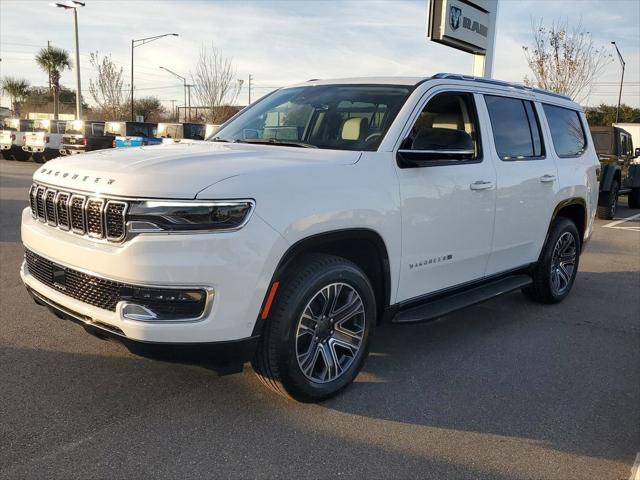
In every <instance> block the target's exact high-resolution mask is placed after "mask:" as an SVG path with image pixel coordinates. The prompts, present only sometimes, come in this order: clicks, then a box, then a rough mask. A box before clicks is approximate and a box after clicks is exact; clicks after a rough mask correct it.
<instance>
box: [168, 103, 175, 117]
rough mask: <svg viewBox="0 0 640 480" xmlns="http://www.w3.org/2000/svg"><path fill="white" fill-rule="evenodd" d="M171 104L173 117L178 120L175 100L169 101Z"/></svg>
mask: <svg viewBox="0 0 640 480" xmlns="http://www.w3.org/2000/svg"><path fill="white" fill-rule="evenodd" d="M169 101H170V102H171V116H172V117H174V118H176V117H177V115H176V101H175V100H169Z"/></svg>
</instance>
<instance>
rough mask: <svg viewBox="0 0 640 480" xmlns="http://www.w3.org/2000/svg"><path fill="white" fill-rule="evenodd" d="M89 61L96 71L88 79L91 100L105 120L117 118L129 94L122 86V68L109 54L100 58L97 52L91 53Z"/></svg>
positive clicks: (123, 109) (122, 110) (121, 113)
mask: <svg viewBox="0 0 640 480" xmlns="http://www.w3.org/2000/svg"><path fill="white" fill-rule="evenodd" d="M89 62H90V63H91V65H92V66H93V67H94V68H95V69H96V70H97V72H98V73H97V76H96V78H95V79H91V80H89V92H90V93H91V96H92V97H93V100H94V101H95V102H96V103H97V104H98V108H99V109H100V110H101V111H102V115H104V117H105V120H117V119H119V118H120V117H121V116H122V115H123V114H124V113H125V108H126V105H127V104H128V103H129V96H128V95H127V94H126V93H125V89H124V88H123V86H124V76H123V68H122V67H120V68H118V67H117V66H116V65H115V63H113V61H112V60H111V56H110V55H109V56H104V57H102V58H100V56H99V55H98V52H95V53H91V56H90V59H89Z"/></svg>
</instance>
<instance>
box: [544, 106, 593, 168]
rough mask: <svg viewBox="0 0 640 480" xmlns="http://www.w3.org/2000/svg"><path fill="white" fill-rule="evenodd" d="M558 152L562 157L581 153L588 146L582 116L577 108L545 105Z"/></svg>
mask: <svg viewBox="0 0 640 480" xmlns="http://www.w3.org/2000/svg"><path fill="white" fill-rule="evenodd" d="M544 113H545V115H546V116H547V123H548V124H549V129H550V130H551V138H552V139H553V146H554V147H555V149H556V153H557V154H558V156H560V157H575V156H577V155H581V154H582V152H583V151H584V149H585V147H586V146H587V143H586V137H585V134H584V129H583V128H582V122H581V121H580V116H579V114H578V112H576V111H575V110H569V109H568V108H562V107H556V106H553V105H546V104H545V105H544Z"/></svg>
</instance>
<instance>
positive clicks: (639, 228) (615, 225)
mask: <svg viewBox="0 0 640 480" xmlns="http://www.w3.org/2000/svg"><path fill="white" fill-rule="evenodd" d="M636 218H637V219H640V213H636V214H635V215H631V216H630V217H627V218H623V219H622V220H616V221H615V222H611V223H607V224H606V225H603V226H602V228H615V229H617V230H631V231H634V232H640V226H637V227H636V226H624V227H623V226H620V227H618V225H620V224H621V223H624V222H628V221H630V220H635V219H636Z"/></svg>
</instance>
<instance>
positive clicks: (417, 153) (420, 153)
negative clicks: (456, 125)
mask: <svg viewBox="0 0 640 480" xmlns="http://www.w3.org/2000/svg"><path fill="white" fill-rule="evenodd" d="M475 153H476V150H475V146H474V144H473V138H471V135H469V134H468V133H467V132H464V131H462V130H452V129H448V128H423V129H422V130H420V131H419V132H418V134H417V135H416V136H415V137H414V138H413V140H412V139H411V138H407V139H405V141H404V142H402V147H401V148H400V150H398V154H397V161H398V166H400V168H412V167H424V166H429V165H437V164H441V163H444V164H446V163H449V162H451V161H460V160H471V159H473V156H474V155H475Z"/></svg>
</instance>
